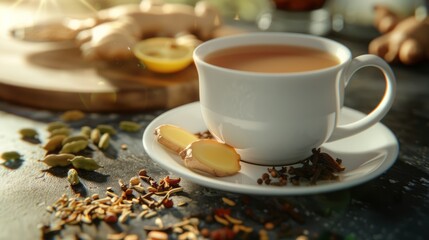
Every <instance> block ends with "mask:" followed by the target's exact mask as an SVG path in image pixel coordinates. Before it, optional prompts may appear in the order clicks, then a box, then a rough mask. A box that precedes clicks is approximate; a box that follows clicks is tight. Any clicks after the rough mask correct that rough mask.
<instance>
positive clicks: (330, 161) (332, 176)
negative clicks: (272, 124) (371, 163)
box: [257, 148, 345, 186]
mask: <svg viewBox="0 0 429 240" xmlns="http://www.w3.org/2000/svg"><path fill="white" fill-rule="evenodd" d="M299 164H301V166H298V167H297V166H282V167H274V166H273V167H270V168H268V169H267V172H265V173H263V174H262V175H261V177H260V178H258V180H257V183H258V184H266V185H271V186H285V185H287V184H288V179H289V182H291V183H292V184H293V185H300V184H301V182H302V180H304V181H307V182H309V184H310V185H315V184H316V183H317V182H318V181H326V180H338V178H339V177H338V175H336V174H337V173H340V172H342V171H344V170H345V167H344V166H342V165H341V164H342V160H341V159H339V158H337V159H334V158H333V157H332V156H331V155H329V154H328V153H325V152H322V151H321V149H320V148H318V149H313V150H312V155H311V156H310V157H308V158H307V159H305V160H303V161H301V162H300V163H299Z"/></svg>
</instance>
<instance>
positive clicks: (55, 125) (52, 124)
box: [46, 122, 68, 132]
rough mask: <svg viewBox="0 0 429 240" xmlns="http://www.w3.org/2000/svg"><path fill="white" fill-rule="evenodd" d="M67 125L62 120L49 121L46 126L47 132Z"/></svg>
mask: <svg viewBox="0 0 429 240" xmlns="http://www.w3.org/2000/svg"><path fill="white" fill-rule="evenodd" d="M67 127H68V125H67V124H65V123H63V122H50V123H48V126H47V128H46V129H47V130H48V132H52V131H54V130H55V129H59V128H67Z"/></svg>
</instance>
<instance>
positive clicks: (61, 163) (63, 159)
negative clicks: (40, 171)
mask: <svg viewBox="0 0 429 240" xmlns="http://www.w3.org/2000/svg"><path fill="white" fill-rule="evenodd" d="M74 157H75V156H74V155H73V154H69V153H63V154H49V155H47V156H46V157H45V158H43V159H42V160H40V162H43V163H45V164H46V165H48V166H51V167H65V166H68V165H70V164H71V162H70V160H71V159H73V158H74Z"/></svg>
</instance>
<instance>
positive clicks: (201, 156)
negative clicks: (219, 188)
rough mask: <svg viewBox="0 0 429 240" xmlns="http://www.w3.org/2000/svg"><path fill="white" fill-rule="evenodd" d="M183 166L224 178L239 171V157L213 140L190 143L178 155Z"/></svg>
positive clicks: (231, 149) (229, 147)
mask: <svg viewBox="0 0 429 240" xmlns="http://www.w3.org/2000/svg"><path fill="white" fill-rule="evenodd" d="M180 156H181V157H182V159H183V162H184V163H185V166H186V167H188V168H190V169H193V170H199V171H202V172H205V173H208V174H211V175H213V176H216V177H225V176H231V175H234V174H236V173H237V172H239V171H240V169H241V167H240V155H239V154H238V153H237V152H236V151H235V149H234V148H233V147H231V146H229V145H227V144H223V143H220V142H218V141H216V140H213V139H201V140H198V141H195V142H193V143H191V144H190V145H189V146H188V147H186V148H185V150H183V151H182V152H181V153H180Z"/></svg>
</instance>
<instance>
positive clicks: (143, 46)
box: [133, 37, 194, 73]
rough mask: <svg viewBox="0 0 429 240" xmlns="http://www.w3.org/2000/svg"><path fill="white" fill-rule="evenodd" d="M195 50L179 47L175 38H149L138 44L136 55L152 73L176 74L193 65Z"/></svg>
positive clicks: (186, 46) (183, 46) (189, 47)
mask: <svg viewBox="0 0 429 240" xmlns="http://www.w3.org/2000/svg"><path fill="white" fill-rule="evenodd" d="M193 50H194V48H193V47H191V46H188V45H179V44H177V43H176V40H175V39H174V38H161V37H157V38H149V39H146V40H143V41H140V42H138V43H137V44H136V45H135V46H134V48H133V52H134V55H135V56H136V57H137V58H138V59H139V60H140V61H141V62H142V63H143V64H144V65H145V66H146V67H147V68H148V69H149V70H151V71H154V72H159V73H174V72H178V71H180V70H182V69H184V68H186V67H187V66H188V65H189V64H191V63H192V61H193V59H192V52H193Z"/></svg>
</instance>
